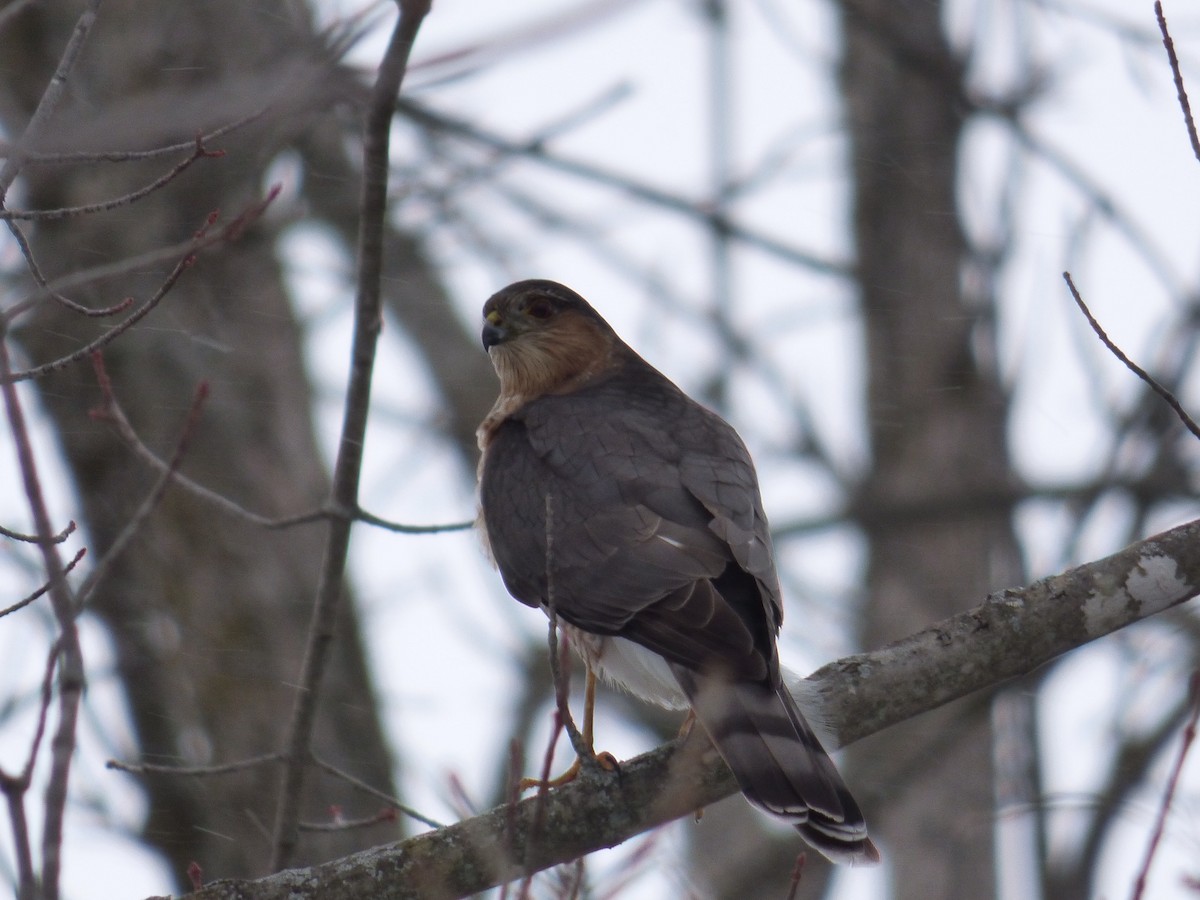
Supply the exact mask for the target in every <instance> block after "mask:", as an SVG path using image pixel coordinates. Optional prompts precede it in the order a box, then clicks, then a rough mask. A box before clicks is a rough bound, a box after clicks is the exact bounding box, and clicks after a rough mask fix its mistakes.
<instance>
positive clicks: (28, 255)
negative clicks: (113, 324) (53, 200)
mask: <svg viewBox="0 0 1200 900" xmlns="http://www.w3.org/2000/svg"><path fill="white" fill-rule="evenodd" d="M8 230H9V233H10V234H12V236H13V238H14V239H16V242H17V247H18V248H20V250H21V255H22V256H23V257H24V258H25V265H26V267H28V269H29V274H30V275H32V276H33V280H34V283H35V284H37V286H38V287H39V288H41V289H42V290H43V291H44V292H45V294H46V295H47V296H48V297H50V299H51V300H53V301H54V302H55V303H58V304H59V305H60V306H63V307H65V308H67V309H69V310H71V311H72V312H75V313H79V314H80V315H81V316H88V317H90V318H103V317H105V316H115V315H116V314H117V313H119V312H124V311H125V310H126V309H128V308H129V307H130V306H132V305H133V298H132V297H126V298H125V299H124V300H119V301H118V302H116V303H114V304H112V305H111V306H106V307H103V308H101V309H91V308H89V307H87V306H84V305H83V304H82V303H76V302H75V301H74V300H72V299H71V298H70V297H67V296H65V295H63V294H60V293H58V292H57V291H55V290H53V289H51V287H50V285H49V283H48V282H47V280H46V276H45V274H44V273H43V272H42V267H41V266H40V265H38V261H37V257H35V256H34V255H33V247H32V246H31V245H30V243H29V239H28V238H27V237H25V232H24V230H22V228H21V226H20V225H18V224H17V223H16V222H9V223H8Z"/></svg>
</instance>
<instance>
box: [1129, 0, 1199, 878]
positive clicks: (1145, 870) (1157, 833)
mask: <svg viewBox="0 0 1200 900" xmlns="http://www.w3.org/2000/svg"><path fill="white" fill-rule="evenodd" d="M1155 8H1156V9H1157V8H1158V4H1155ZM1188 692H1189V693H1190V694H1191V701H1192V714H1191V717H1190V718H1189V719H1188V723H1187V726H1186V727H1185V728H1184V729H1183V743H1182V744H1181V745H1180V747H1179V757H1178V758H1177V759H1176V760H1175V768H1174V769H1172V770H1171V777H1170V778H1168V779H1167V790H1166V793H1165V794H1164V795H1163V801H1162V804H1161V805H1160V806H1159V808H1158V818H1157V820H1156V821H1155V823H1154V833H1153V834H1152V835H1151V836H1150V845H1149V846H1148V847H1147V848H1146V858H1145V860H1144V861H1143V862H1142V868H1141V871H1140V872H1138V877H1137V880H1136V881H1135V882H1134V886H1133V900H1141V898H1142V895H1143V894H1144V893H1145V891H1146V880H1147V879H1148V878H1149V877H1150V865H1151V863H1153V862H1154V854H1155V853H1156V852H1158V844H1159V842H1160V841H1161V840H1162V836H1163V830H1164V829H1165V828H1166V827H1167V814H1168V813H1169V812H1170V811H1171V801H1172V799H1174V797H1175V791H1176V789H1177V788H1178V787H1179V776H1180V775H1181V774H1182V773H1183V764H1184V763H1185V762H1187V757H1188V752H1189V751H1190V750H1191V749H1192V744H1193V743H1194V742H1195V740H1196V723H1197V721H1200V671H1196V672H1193V673H1192V677H1191V680H1190V682H1189V684H1188Z"/></svg>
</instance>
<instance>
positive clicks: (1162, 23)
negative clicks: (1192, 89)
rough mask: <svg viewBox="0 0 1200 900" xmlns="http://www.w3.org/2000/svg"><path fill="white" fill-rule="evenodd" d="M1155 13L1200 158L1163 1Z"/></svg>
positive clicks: (1190, 136)
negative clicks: (1164, 13)
mask: <svg viewBox="0 0 1200 900" xmlns="http://www.w3.org/2000/svg"><path fill="white" fill-rule="evenodd" d="M1154 15H1155V18H1157V19H1158V30H1159V31H1160V32H1162V42H1163V46H1164V47H1166V49H1167V61H1168V62H1169V63H1170V64H1171V75H1172V77H1173V78H1174V79H1175V93H1176V94H1178V95H1179V108H1180V109H1181V110H1182V111H1183V122H1184V124H1185V125H1186V126H1187V133H1188V140H1190V141H1191V142H1192V153H1193V154H1194V155H1195V157H1196V159H1197V160H1200V135H1197V134H1196V120H1195V119H1193V118H1192V104H1191V103H1190V102H1189V101H1188V95H1187V89H1186V88H1185V87H1184V86H1183V72H1182V71H1181V70H1180V68H1179V57H1178V56H1176V55H1175V42H1174V41H1173V40H1171V32H1169V31H1168V30H1167V17H1166V16H1164V15H1163V8H1162V3H1161V2H1159V0H1155V2H1154Z"/></svg>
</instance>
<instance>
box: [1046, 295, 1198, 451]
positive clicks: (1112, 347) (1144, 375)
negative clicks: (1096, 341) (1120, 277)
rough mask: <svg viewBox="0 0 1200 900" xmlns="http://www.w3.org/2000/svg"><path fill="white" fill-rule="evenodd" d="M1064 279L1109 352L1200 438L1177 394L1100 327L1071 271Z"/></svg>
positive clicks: (1194, 424)
mask: <svg viewBox="0 0 1200 900" xmlns="http://www.w3.org/2000/svg"><path fill="white" fill-rule="evenodd" d="M1063 280H1065V281H1066V282H1067V287H1068V288H1070V289H1071V296H1072V297H1074V298H1075V305H1076V306H1078V307H1079V310H1080V312H1082V313H1083V315H1084V317H1085V318H1086V319H1087V320H1088V324H1089V325H1091V326H1092V331H1094V332H1096V337H1098V338H1100V340H1101V341H1102V342H1103V344H1104V346H1105V347H1107V348H1108V350H1109V352H1110V353H1112V355H1113V356H1115V357H1116V358H1117V359H1119V360H1120V361H1121V362H1123V363H1124V364H1125V368H1127V369H1129V371H1131V372H1132V373H1133V374H1134V375H1136V376H1137V377H1138V378H1140V379H1141V380H1142V381H1144V382H1145V383H1146V384H1148V385H1149V386H1150V388H1151V390H1153V391H1154V393H1156V394H1158V396H1160V397H1162V398H1163V400H1165V401H1166V402H1167V405H1168V406H1170V407H1171V409H1172V410H1174V411H1175V415H1176V416H1178V417H1179V421H1180V422H1182V423H1183V424H1184V426H1186V427H1187V430H1188V431H1190V432H1191V433H1192V434H1193V435H1194V436H1195V437H1197V438H1200V426H1198V425H1197V424H1196V423H1195V422H1194V421H1193V420H1192V417H1191V416H1189V415H1188V414H1187V411H1186V410H1184V408H1183V405H1182V404H1181V403H1180V402H1179V400H1177V399H1176V397H1175V395H1174V394H1173V393H1171V392H1170V391H1169V390H1167V389H1166V388H1165V387H1163V386H1162V385H1161V384H1159V383H1158V382H1157V381H1155V380H1154V378H1153V377H1152V376H1151V375H1150V373H1149V372H1147V371H1146V370H1145V369H1143V368H1142V367H1141V366H1139V365H1138V364H1137V363H1135V362H1134V361H1133V360H1131V359H1130V358H1129V357H1128V356H1126V355H1125V353H1124V352H1123V351H1122V350H1121V348H1120V347H1118V346H1117V345H1116V344H1114V343H1113V342H1112V340H1111V339H1110V338H1109V336H1108V335H1107V334H1105V333H1104V329H1103V328H1101V327H1100V323H1099V322H1097V321H1096V318H1095V316H1093V315H1092V311H1091V310H1090V309H1088V307H1087V304H1086V303H1084V302H1083V297H1081V296H1080V294H1079V291H1078V289H1076V287H1075V282H1074V281H1072V280H1071V273H1070V272H1063Z"/></svg>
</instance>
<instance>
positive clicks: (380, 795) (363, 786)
mask: <svg viewBox="0 0 1200 900" xmlns="http://www.w3.org/2000/svg"><path fill="white" fill-rule="evenodd" d="M313 765H315V766H316V767H317V768H319V769H323V770H325V771H326V772H328V773H329V774H330V775H332V776H333V777H334V778H339V779H341V780H342V781H344V782H346V784H348V785H350V786H351V787H354V788H357V789H358V790H360V791H362V792H363V793H364V794H369V795H370V796H372V797H374V798H375V799H376V800H382V801H383V802H384V803H386V804H387V805H388V806H389V807H391V808H392V809H394V810H396V811H397V812H401V813H404V815H406V816H408V817H409V818H410V819H415V820H416V821H418V822H420V823H421V824H422V825H428V826H429V827H430V828H444V827H445V825H444V823H442V822H439V821H437V819H431V818H429V816H426V815H422V814H421V813H419V812H417V811H416V810H415V809H413V808H412V807H411V806H407V805H405V804H403V803H401V802H400V801H399V800H397V799H396V798H395V797H393V796H391V795H390V794H387V793H385V792H384V791H381V790H379V789H378V788H374V787H371V785H369V784H367V783H366V782H365V781H363V780H362V779H361V778H355V777H354V776H353V775H351V774H350V773H349V772H347V771H345V770H343V769H339V768H338V767H337V766H335V765H333V764H331V763H327V762H325V761H324V760H322V759H318V758H317V757H313Z"/></svg>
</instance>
